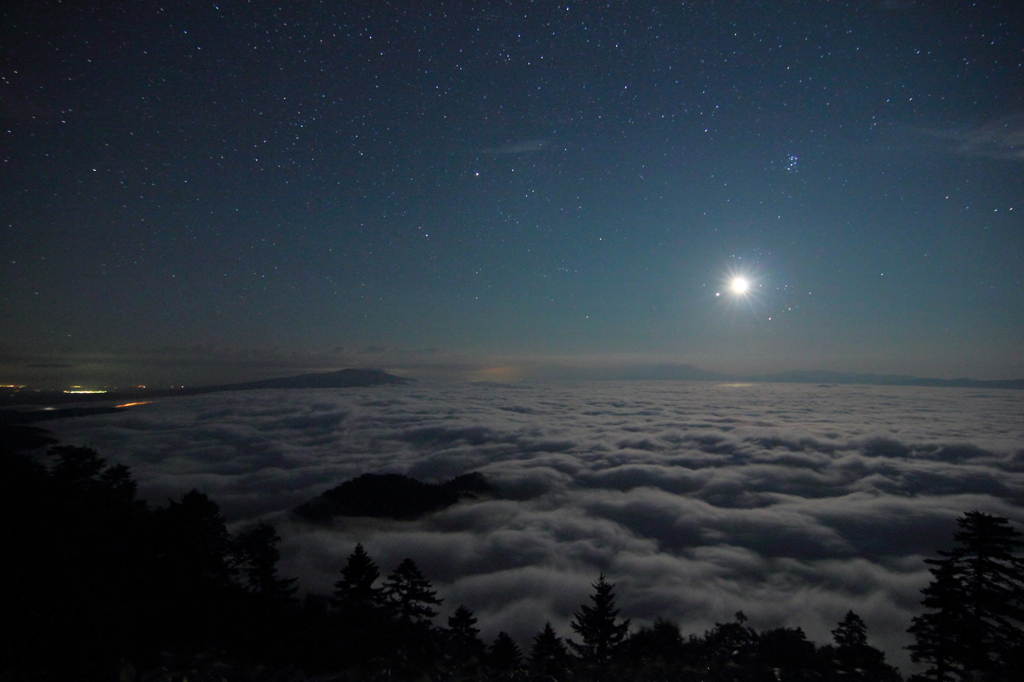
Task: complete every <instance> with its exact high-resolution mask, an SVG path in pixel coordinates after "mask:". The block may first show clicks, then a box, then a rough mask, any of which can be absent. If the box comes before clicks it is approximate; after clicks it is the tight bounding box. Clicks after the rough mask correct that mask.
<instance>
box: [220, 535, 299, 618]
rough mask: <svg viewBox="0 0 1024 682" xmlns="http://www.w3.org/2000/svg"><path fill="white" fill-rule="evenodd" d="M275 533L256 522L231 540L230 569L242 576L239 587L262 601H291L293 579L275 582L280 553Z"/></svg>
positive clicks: (293, 590)
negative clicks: (260, 596) (259, 597)
mask: <svg viewBox="0 0 1024 682" xmlns="http://www.w3.org/2000/svg"><path fill="white" fill-rule="evenodd" d="M280 542H281V538H280V536H278V534H277V531H276V530H274V527H273V526H271V525H270V524H269V523H264V522H260V523H257V524H256V525H255V526H253V527H252V528H249V529H247V530H244V531H242V532H240V533H238V535H236V536H235V537H234V538H232V540H231V554H232V556H233V557H234V564H233V565H234V568H235V569H237V570H238V571H240V572H241V574H242V575H243V576H244V579H243V585H244V586H245V587H246V588H247V589H248V591H250V592H252V593H254V594H259V595H262V596H264V597H274V598H283V599H288V598H291V597H292V595H294V594H295V592H296V590H298V588H297V587H295V584H294V583H295V582H296V578H279V577H278V575H277V562H278V561H280V559H281V552H280V551H278V549H277V545H278V543H280Z"/></svg>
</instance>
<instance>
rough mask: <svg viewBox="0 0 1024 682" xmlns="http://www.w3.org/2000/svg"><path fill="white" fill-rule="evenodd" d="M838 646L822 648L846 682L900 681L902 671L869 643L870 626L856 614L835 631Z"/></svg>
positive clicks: (852, 613) (850, 615) (840, 622)
mask: <svg viewBox="0 0 1024 682" xmlns="http://www.w3.org/2000/svg"><path fill="white" fill-rule="evenodd" d="M832 639H833V641H834V642H835V646H834V647H831V646H825V647H823V648H822V651H823V653H824V654H825V656H826V657H829V658H831V659H832V660H833V662H834V664H835V669H836V671H837V673H838V674H840V675H842V676H843V679H845V680H864V682H869V681H870V682H876V681H877V682H889V681H892V682H899V681H900V680H902V679H903V678H902V677H901V676H900V674H899V671H898V670H896V668H894V667H892V666H891V665H889V664H888V663H886V662H885V654H884V653H882V652H881V651H879V650H878V649H876V648H874V647H873V646H871V645H869V644H868V626H867V625H866V624H865V623H864V620H863V619H862V618H861V617H860V616H858V615H857V614H856V613H854V612H853V611H847V612H846V615H845V616H844V617H843V619H842V620H841V621H839V624H838V625H837V626H836V629H835V630H833V631H832Z"/></svg>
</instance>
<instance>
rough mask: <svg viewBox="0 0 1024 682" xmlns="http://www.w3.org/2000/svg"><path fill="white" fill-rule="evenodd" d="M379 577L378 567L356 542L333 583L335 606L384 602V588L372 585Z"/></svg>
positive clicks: (362, 605) (361, 605) (380, 603)
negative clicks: (339, 577) (339, 576)
mask: <svg viewBox="0 0 1024 682" xmlns="http://www.w3.org/2000/svg"><path fill="white" fill-rule="evenodd" d="M379 577H380V569H379V568H378V567H377V564H375V563H374V562H373V559H371V558H370V556H369V555H368V554H367V553H366V550H365V549H363V545H362V543H357V544H356V548H355V550H353V552H352V553H351V554H350V555H349V556H348V560H347V561H346V563H345V567H344V568H342V569H341V580H339V581H338V582H336V583H334V599H333V600H332V601H333V603H334V605H335V606H338V607H344V606H347V607H369V606H381V605H383V604H384V590H383V589H382V588H380V587H374V586H373V584H374V583H375V582H377V578H379Z"/></svg>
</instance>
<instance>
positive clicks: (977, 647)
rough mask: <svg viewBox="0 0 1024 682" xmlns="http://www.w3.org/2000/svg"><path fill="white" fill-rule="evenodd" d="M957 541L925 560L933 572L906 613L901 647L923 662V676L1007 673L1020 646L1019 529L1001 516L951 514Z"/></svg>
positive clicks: (1023, 563)
mask: <svg viewBox="0 0 1024 682" xmlns="http://www.w3.org/2000/svg"><path fill="white" fill-rule="evenodd" d="M957 524H958V525H959V526H960V530H959V531H958V532H957V533H956V535H955V536H954V540H955V541H956V542H957V546H956V547H954V548H953V549H952V550H951V551H948V552H945V551H939V555H940V556H941V557H942V558H941V559H925V562H926V563H928V564H930V565H931V566H933V568H931V569H929V570H930V572H931V574H932V575H933V576H934V579H933V580H932V582H931V583H930V584H929V585H928V587H926V588H924V589H922V590H921V592H922V594H924V599H923V600H922V602H921V603H922V605H924V607H925V608H927V609H929V612H928V613H925V614H922V615H921V616H918V617H916V618H914V620H913V623H912V625H911V626H910V629H909V630H908V632H910V633H911V634H913V635H914V638H915V643H914V644H912V645H911V646H910V647H908V648H909V649H910V651H911V658H912V659H913V660H914V661H915V662H926V663H929V664H930V666H931V667H929V669H928V670H927V671H926V672H925V673H924V675H923V679H933V680H952V679H956V678H957V677H959V678H969V677H972V676H976V674H987V673H995V672H998V671H1008V670H1009V669H1010V667H1011V666H1012V665H1014V663H1013V661H1014V657H1015V656H1016V652H1017V651H1019V650H1020V648H1021V647H1022V646H1024V629H1022V625H1024V560H1022V559H1021V558H1020V557H1019V556H1018V555H1017V554H1016V553H1017V552H1019V551H1020V549H1021V547H1022V546H1024V543H1022V541H1021V533H1020V532H1019V531H1017V530H1015V529H1014V528H1013V527H1012V526H1010V525H1009V521H1008V520H1007V519H1005V518H1001V517H997V516H992V515H990V514H984V513H982V512H978V511H971V512H967V513H966V514H965V515H964V516H962V517H960V518H959V519H957Z"/></svg>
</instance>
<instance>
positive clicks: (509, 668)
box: [487, 631, 523, 680]
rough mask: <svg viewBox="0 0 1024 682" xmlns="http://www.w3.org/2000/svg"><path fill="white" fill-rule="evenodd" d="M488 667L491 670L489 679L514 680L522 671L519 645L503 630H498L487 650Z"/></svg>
mask: <svg viewBox="0 0 1024 682" xmlns="http://www.w3.org/2000/svg"><path fill="white" fill-rule="evenodd" d="M487 663H488V666H487V667H488V668H490V670H491V679H494V680H516V679H519V678H520V677H521V676H522V672H523V652H522V651H520V650H519V645H517V644H516V643H515V640H513V639H512V637H511V636H510V635H509V634H508V633H507V632H505V631H502V632H499V633H498V636H497V637H495V638H494V643H492V644H491V648H490V650H489V651H488V652H487Z"/></svg>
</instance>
